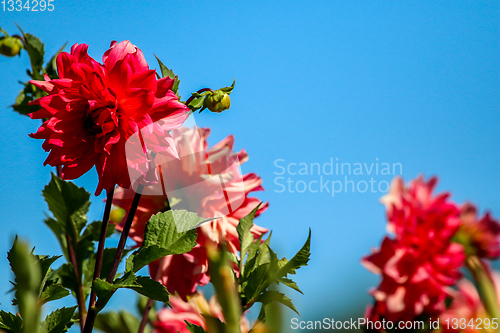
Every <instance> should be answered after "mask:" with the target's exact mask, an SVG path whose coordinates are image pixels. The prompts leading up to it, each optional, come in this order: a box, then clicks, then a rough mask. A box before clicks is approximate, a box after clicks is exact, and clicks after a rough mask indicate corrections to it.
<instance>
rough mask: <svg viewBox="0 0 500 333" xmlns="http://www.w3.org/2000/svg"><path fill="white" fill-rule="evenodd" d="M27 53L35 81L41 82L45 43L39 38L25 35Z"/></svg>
mask: <svg viewBox="0 0 500 333" xmlns="http://www.w3.org/2000/svg"><path fill="white" fill-rule="evenodd" d="M23 35H24V40H25V46H26V51H28V55H29V57H30V61H31V66H32V68H33V70H34V73H33V79H35V80H41V79H42V78H43V76H42V75H41V74H40V72H41V71H42V69H43V56H44V55H45V51H44V46H43V43H42V42H41V41H40V39H39V38H38V37H35V36H33V35H32V34H28V33H24V34H23Z"/></svg>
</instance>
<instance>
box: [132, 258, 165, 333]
mask: <svg viewBox="0 0 500 333" xmlns="http://www.w3.org/2000/svg"><path fill="white" fill-rule="evenodd" d="M164 261H165V257H163V258H161V259H160V261H159V262H158V269H157V270H156V274H155V281H158V280H159V279H160V276H161V269H162V266H163V264H164ZM152 306H153V300H152V299H151V298H150V299H148V303H147V304H146V307H145V308H144V313H143V314H142V319H141V325H140V326H139V331H138V333H143V332H144V329H145V328H146V325H147V324H148V318H149V311H150V310H151V307H152Z"/></svg>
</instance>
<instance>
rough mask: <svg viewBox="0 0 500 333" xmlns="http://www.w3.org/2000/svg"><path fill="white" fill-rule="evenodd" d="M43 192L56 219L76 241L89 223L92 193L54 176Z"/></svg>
mask: <svg viewBox="0 0 500 333" xmlns="http://www.w3.org/2000/svg"><path fill="white" fill-rule="evenodd" d="M42 192H43V196H44V198H45V201H46V202H47V205H48V206H49V210H50V211H51V212H52V214H54V218H55V219H56V220H57V222H59V223H60V224H61V226H62V228H63V229H64V230H65V231H66V233H68V234H69V235H71V236H72V238H73V240H76V239H77V238H78V236H79V234H80V232H81V230H82V229H83V227H84V226H85V224H86V223H87V215H86V214H87V212H88V210H89V206H90V201H89V199H90V193H89V192H87V191H86V190H85V189H84V188H83V187H78V186H76V185H75V184H73V183H71V182H67V181H64V180H62V179H61V178H59V177H57V176H55V175H54V174H52V180H51V181H50V183H49V184H48V185H47V186H45V188H44V189H43V191H42Z"/></svg>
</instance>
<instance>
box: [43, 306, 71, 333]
mask: <svg viewBox="0 0 500 333" xmlns="http://www.w3.org/2000/svg"><path fill="white" fill-rule="evenodd" d="M76 308H77V307H76V306H73V307H71V308H61V309H58V310H56V311H54V312H52V313H51V314H49V315H48V316H47V317H46V318H45V320H44V321H43V322H42V326H41V330H40V332H41V333H63V332H66V331H67V330H68V329H69V328H70V327H71V326H72V325H73V322H72V321H71V318H73V314H74V313H75V310H76Z"/></svg>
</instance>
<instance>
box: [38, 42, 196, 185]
mask: <svg viewBox="0 0 500 333" xmlns="http://www.w3.org/2000/svg"><path fill="white" fill-rule="evenodd" d="M87 49H88V45H86V44H81V45H78V44H75V45H74V46H73V47H72V48H71V52H70V53H66V52H62V53H61V54H59V56H58V57H57V71H58V74H59V77H60V78H59V79H54V80H51V79H50V78H49V77H48V76H47V75H46V76H45V81H30V82H31V83H32V84H34V85H35V86H37V87H39V88H40V89H42V90H44V91H45V92H47V93H48V96H45V97H42V98H39V99H37V100H35V101H33V102H32V103H31V104H34V105H40V107H41V110H39V111H36V112H33V113H32V114H30V116H31V118H33V119H47V120H46V121H45V122H44V123H43V125H42V126H41V127H40V128H39V129H38V131H37V132H36V133H34V134H31V135H30V136H31V137H33V138H36V139H44V140H45V142H44V143H43V145H42V147H43V148H44V149H45V150H46V151H50V153H49V156H48V157H47V159H46V161H45V164H49V165H52V166H58V165H61V166H62V177H63V178H64V179H76V178H78V177H80V176H81V175H83V174H84V173H86V172H87V171H89V170H90V169H91V168H92V167H94V166H95V167H96V170H97V174H98V176H99V183H98V185H97V190H96V195H98V194H100V193H101V191H102V190H103V189H106V190H107V189H109V188H111V187H113V186H114V185H116V184H118V185H119V186H121V187H124V188H129V187H130V185H131V184H130V177H129V174H128V167H132V168H136V169H139V170H142V172H144V170H147V169H148V161H147V158H146V156H145V155H144V154H141V153H140V149H139V154H136V155H134V156H126V153H125V146H126V142H127V139H129V138H130V137H131V136H132V135H133V134H134V133H138V131H139V130H141V129H143V128H146V127H147V129H148V130H147V131H141V133H142V134H143V135H146V136H148V138H147V139H150V140H148V142H154V144H149V145H148V147H147V149H148V150H149V151H150V152H153V153H167V154H168V153H170V154H172V153H173V152H172V151H171V150H169V146H170V144H169V141H171V140H170V139H169V134H168V131H170V130H172V129H174V128H177V127H179V126H180V125H181V124H182V123H183V122H184V120H185V119H186V117H187V116H188V112H189V109H188V107H186V106H185V105H184V104H182V103H180V102H179V101H178V99H177V97H176V95H175V93H174V92H173V91H172V90H171V89H172V86H173V83H174V81H173V80H172V79H170V78H168V77H167V78H163V79H159V80H157V79H156V76H155V71H154V70H150V69H149V66H148V64H147V63H146V60H145V59H144V56H143V54H142V52H141V50H139V49H138V48H137V47H136V46H134V45H132V44H131V43H130V42H129V41H123V42H121V43H119V44H117V43H116V42H112V43H111V48H110V49H109V50H108V51H106V53H104V56H103V65H101V64H99V63H98V62H96V61H95V60H94V59H92V58H91V57H90V56H89V55H88V54H87ZM143 148H144V147H143Z"/></svg>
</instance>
